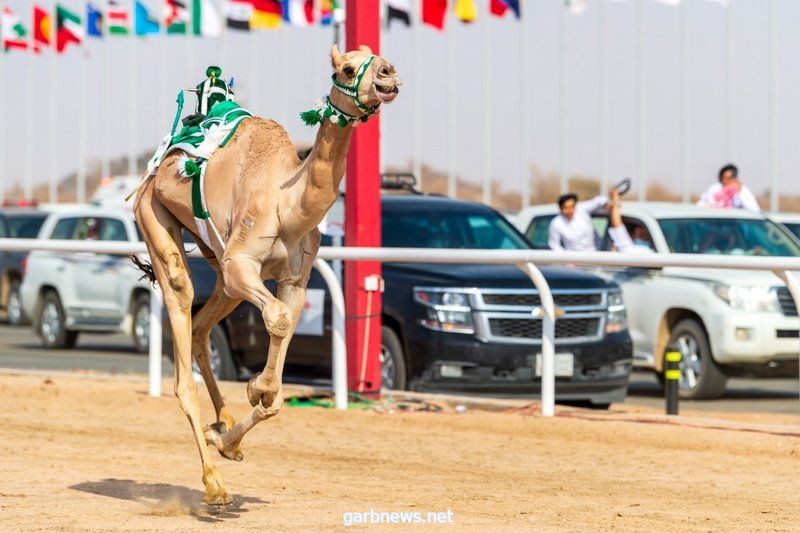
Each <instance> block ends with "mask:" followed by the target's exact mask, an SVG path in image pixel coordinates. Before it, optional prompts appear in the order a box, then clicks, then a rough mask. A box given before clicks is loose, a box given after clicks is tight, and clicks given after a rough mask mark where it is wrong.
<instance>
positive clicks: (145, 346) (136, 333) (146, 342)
mask: <svg viewBox="0 0 800 533" xmlns="http://www.w3.org/2000/svg"><path fill="white" fill-rule="evenodd" d="M134 298H135V299H134V301H133V312H132V314H131V316H132V318H133V326H132V327H131V330H132V331H131V336H132V338H133V347H134V348H135V349H136V351H137V352H139V353H148V352H149V351H150V293H147V292H140V293H139V294H137V295H136V296H135V297H134Z"/></svg>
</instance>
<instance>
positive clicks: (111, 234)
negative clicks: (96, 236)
mask: <svg viewBox="0 0 800 533" xmlns="http://www.w3.org/2000/svg"><path fill="white" fill-rule="evenodd" d="M100 240H101V241H127V240H128V232H127V230H126V229H125V223H124V222H122V221H121V220H118V219H116V218H103V219H100Z"/></svg>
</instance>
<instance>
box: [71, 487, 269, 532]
mask: <svg viewBox="0 0 800 533" xmlns="http://www.w3.org/2000/svg"><path fill="white" fill-rule="evenodd" d="M69 488H71V489H73V490H79V491H82V492H88V493H89V494H99V495H100V496H108V497H110V498H117V499H119V500H130V501H135V502H139V503H141V504H142V505H144V506H145V507H146V509H147V510H146V512H145V513H144V514H147V515H151V516H191V517H193V518H195V519H196V520H199V521H200V522H212V523H213V522H223V521H224V520H227V519H236V518H239V516H240V515H242V514H243V513H246V512H248V511H249V509H247V508H246V507H245V504H263V503H267V502H265V501H264V500H262V499H260V498H253V497H248V496H237V495H234V496H233V502H232V503H231V504H229V505H225V506H222V507H216V506H212V505H206V504H205V503H203V493H202V492H201V491H199V490H195V489H190V488H188V487H181V486H178V485H168V484H166V483H139V482H138V481H133V480H130V479H104V480H102V481H87V482H84V483H78V484H77V485H72V486H71V487H69Z"/></svg>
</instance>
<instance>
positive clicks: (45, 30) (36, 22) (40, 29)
mask: <svg viewBox="0 0 800 533" xmlns="http://www.w3.org/2000/svg"><path fill="white" fill-rule="evenodd" d="M52 28H53V20H52V18H51V17H50V13H48V12H47V11H45V10H44V9H42V8H41V7H39V6H36V5H35V6H33V49H34V51H35V52H37V53H39V52H40V51H41V50H42V48H43V47H45V46H50V43H51V42H52V39H51V33H52Z"/></svg>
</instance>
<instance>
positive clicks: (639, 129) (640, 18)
mask: <svg viewBox="0 0 800 533" xmlns="http://www.w3.org/2000/svg"><path fill="white" fill-rule="evenodd" d="M644 57H645V54H644V2H636V181H637V182H638V183H637V188H638V189H639V195H638V196H639V201H644V200H645V199H646V198H647V178H646V177H645V170H644V168H645V149H646V144H645V143H646V130H645V116H644V115H645V95H644V92H645V91H644V80H645V76H644Z"/></svg>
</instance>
